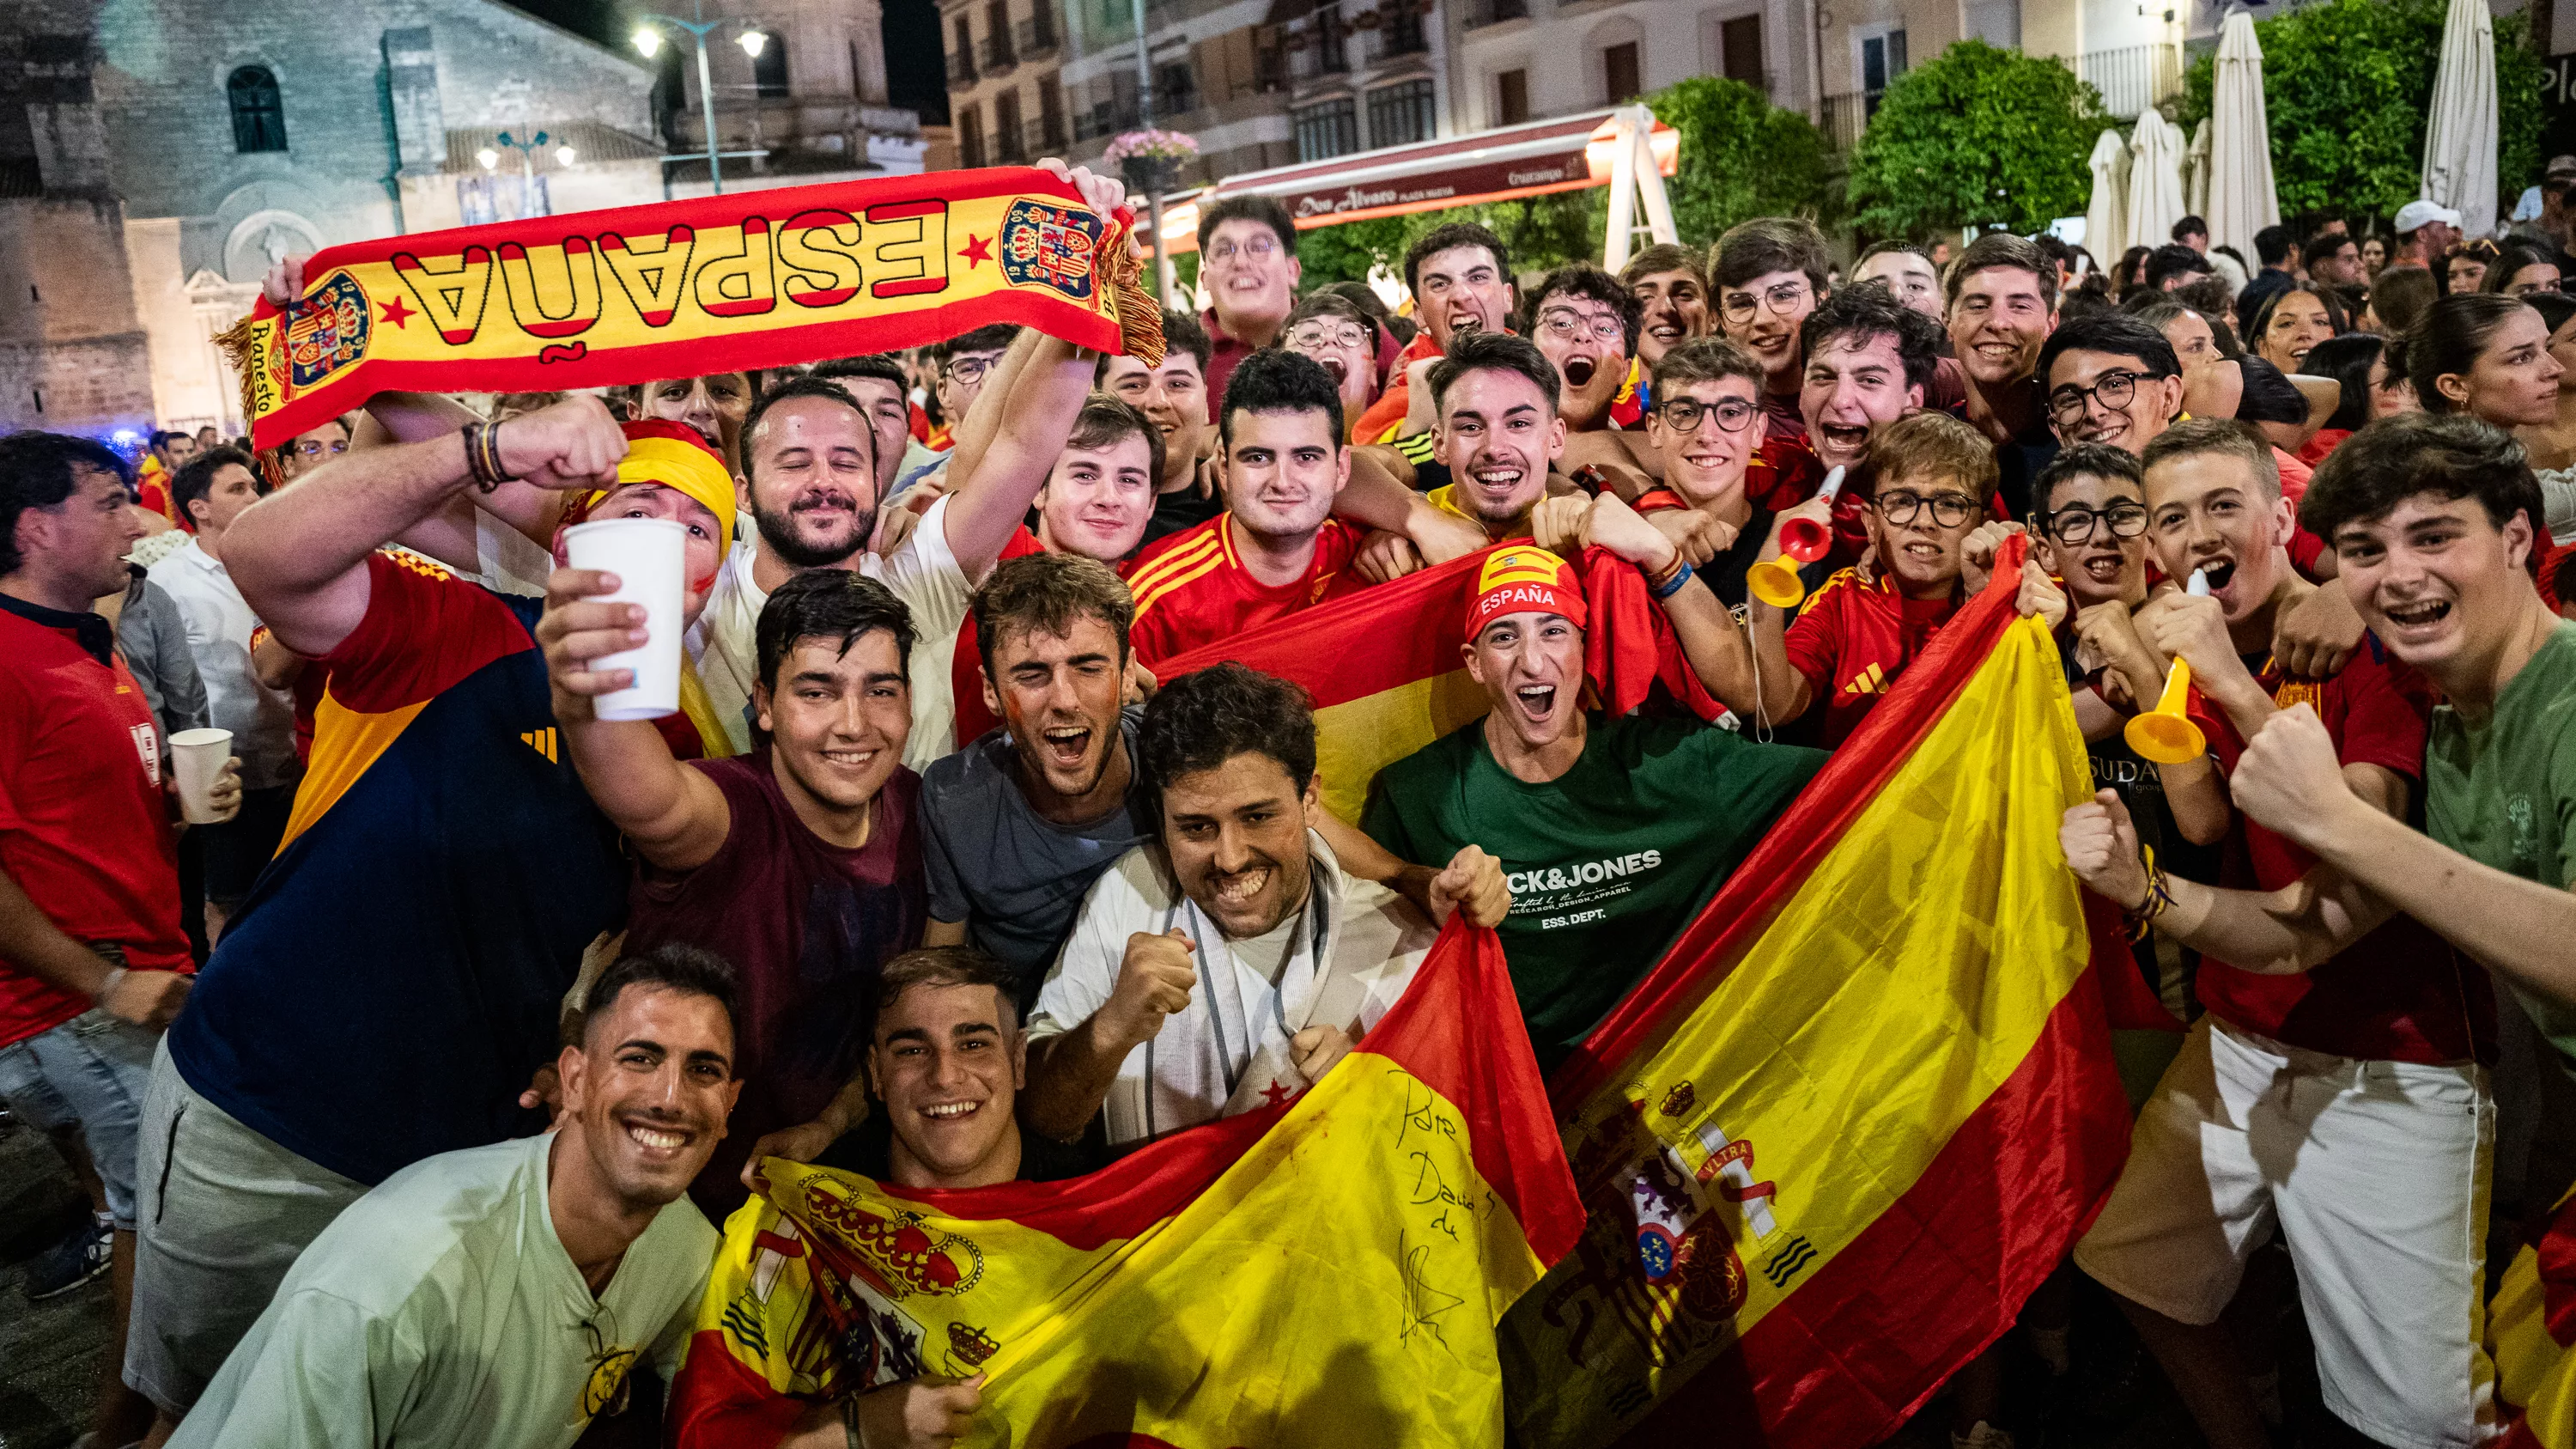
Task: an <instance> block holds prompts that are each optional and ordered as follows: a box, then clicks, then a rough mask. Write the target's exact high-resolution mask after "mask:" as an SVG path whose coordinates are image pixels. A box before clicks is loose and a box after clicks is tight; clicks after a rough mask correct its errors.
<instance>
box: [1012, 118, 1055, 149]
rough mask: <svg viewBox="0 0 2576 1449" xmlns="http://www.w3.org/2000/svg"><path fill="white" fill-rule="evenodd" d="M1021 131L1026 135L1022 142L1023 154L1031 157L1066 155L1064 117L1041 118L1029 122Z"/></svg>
mask: <svg viewBox="0 0 2576 1449" xmlns="http://www.w3.org/2000/svg"><path fill="white" fill-rule="evenodd" d="M1020 129H1021V130H1022V132H1023V133H1024V135H1023V138H1022V140H1021V142H1020V150H1021V151H1022V153H1024V154H1026V155H1030V156H1060V155H1062V154H1064V150H1065V145H1064V139H1065V137H1064V118H1063V117H1062V116H1040V117H1038V118H1037V119H1036V120H1034V121H1030V122H1027V123H1026V124H1024V125H1023V126H1022V127H1021V128H1020Z"/></svg>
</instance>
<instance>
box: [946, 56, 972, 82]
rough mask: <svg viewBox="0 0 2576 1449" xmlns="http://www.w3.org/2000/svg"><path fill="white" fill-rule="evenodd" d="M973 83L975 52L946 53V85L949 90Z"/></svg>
mask: <svg viewBox="0 0 2576 1449" xmlns="http://www.w3.org/2000/svg"><path fill="white" fill-rule="evenodd" d="M974 83H975V52H973V51H972V50H952V51H950V52H949V53H948V84H949V87H950V88H951V89H955V88H957V87H960V86H971V85H973V84H974Z"/></svg>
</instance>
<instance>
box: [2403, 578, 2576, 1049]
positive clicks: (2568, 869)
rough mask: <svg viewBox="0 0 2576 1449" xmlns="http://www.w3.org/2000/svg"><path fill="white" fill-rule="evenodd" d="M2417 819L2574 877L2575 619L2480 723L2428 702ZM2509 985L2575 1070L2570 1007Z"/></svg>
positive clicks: (2516, 869)
mask: <svg viewBox="0 0 2576 1449" xmlns="http://www.w3.org/2000/svg"><path fill="white" fill-rule="evenodd" d="M2424 829H2425V832H2426V833H2427V834H2429V835H2431V836H2432V837H2433V838H2434V839H2435V840H2438V841H2440V842H2442V844H2444V845H2446V846H2449V847H2450V848H2451V849H2453V850H2456V851H2458V852H2459V853H2460V854H2462V855H2465V856H2467V857H2469V858H2470V859H2471V860H2474V861H2477V862H2478V863H2479V864H2481V865H2489V866H2493V867H2495V868H2496V869H2497V870H2501V871H2508V872H2511V873H2512V874H2514V875H2518V876H2521V877H2523V878H2524V879H2525V880H2536V881H2539V882H2540V883H2541V884H2543V885H2547V886H2554V887H2558V888H2560V889H2564V888H2565V887H2566V886H2568V885H2569V884H2570V883H2571V882H2576V620H2563V619H2562V620H2560V621H2559V624H2558V627H2557V628H2556V629H2553V630H2551V631H2550V635H2549V640H2548V642H2547V643H2545V644H2543V645H2541V646H2540V650H2539V652H2538V653H2535V654H2533V655H2532V656H2531V662H2530V663H2528V664H2525V665H2524V666H2523V667H2522V669H2521V672H2519V673H2517V674H2515V675H2514V677H2513V679H2512V680H2511V681H2510V682H2509V683H2507V684H2506V685H2505V687H2504V692H2503V693H2502V694H2499V695H2497V696H2496V703H2495V713H2493V714H2492V715H2490V716H2488V718H2487V721H2486V723H2484V724H2482V725H2476V726H2472V725H2470V724H2468V723H2467V722H2466V721H2464V720H2462V719H2461V718H2460V716H2459V713H2458V711H2456V710H2454V709H2452V708H2451V707H2450V706H2449V705H2447V704H2446V705H2443V706H2441V707H2439V708H2437V709H2435V710H2434V711H2433V728H2432V732H2431V734H2430V735H2429V736H2428V737H2427V739H2426V740H2425V744H2424ZM2514 995H2516V996H2517V997H2519V998H2521V1001H2522V1005H2523V1009H2524V1010H2525V1011H2528V1012H2529V1013H2530V1014H2531V1019H2532V1022H2533V1023H2534V1024H2535V1025H2537V1026H2538V1027H2539V1028H2540V1031H2541V1034H2542V1035H2543V1036H2546V1037H2548V1038H2549V1041H2550V1044H2551V1045H2553V1046H2555V1047H2557V1048H2558V1055H2559V1061H2560V1065H2562V1066H2566V1067H2567V1068H2568V1069H2569V1070H2570V1071H2571V1072H2576V1008H2570V1007H2567V1006H2563V1005H2560V1004H2558V1003H2555V1002H2550V1001H2543V1000H2541V999H2539V998H2537V997H2535V996H2532V995H2531V994H2529V993H2527V992H2524V991H2521V990H2520V989H2517V990H2516V991H2515V992H2514Z"/></svg>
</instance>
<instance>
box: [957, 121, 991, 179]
mask: <svg viewBox="0 0 2576 1449" xmlns="http://www.w3.org/2000/svg"><path fill="white" fill-rule="evenodd" d="M957 164H958V165H960V166H963V167H965V168H966V169H967V170H969V171H972V170H974V169H975V168H976V167H979V166H986V165H990V164H991V162H990V161H989V159H988V158H987V157H986V156H985V155H984V137H983V135H982V134H981V133H980V132H976V131H968V132H966V133H964V134H963V135H960V136H959V137H958V138H957Z"/></svg>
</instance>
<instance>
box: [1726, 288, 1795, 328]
mask: <svg viewBox="0 0 2576 1449" xmlns="http://www.w3.org/2000/svg"><path fill="white" fill-rule="evenodd" d="M1809 295H1810V293H1809V292H1808V291H1807V284H1806V283H1804V282H1782V283H1781V284H1780V285H1778V286H1776V287H1773V288H1771V289H1770V290H1769V291H1766V292H1763V293H1760V294H1759V295H1756V294H1755V293H1752V292H1729V293H1727V294H1726V297H1725V299H1724V300H1723V301H1721V302H1720V303H1719V304H1718V315H1720V316H1722V317H1724V318H1725V319H1726V320H1727V321H1729V322H1737V323H1742V322H1750V321H1752V320H1753V309H1754V308H1756V307H1760V308H1762V309H1764V310H1765V311H1768V312H1769V313H1770V314H1771V315H1772V316H1774V317H1786V316H1788V315H1789V314H1790V312H1792V311H1794V310H1796V308H1797V306H1798V304H1799V303H1801V302H1804V301H1805V300H1807V298H1808V296H1809Z"/></svg>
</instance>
